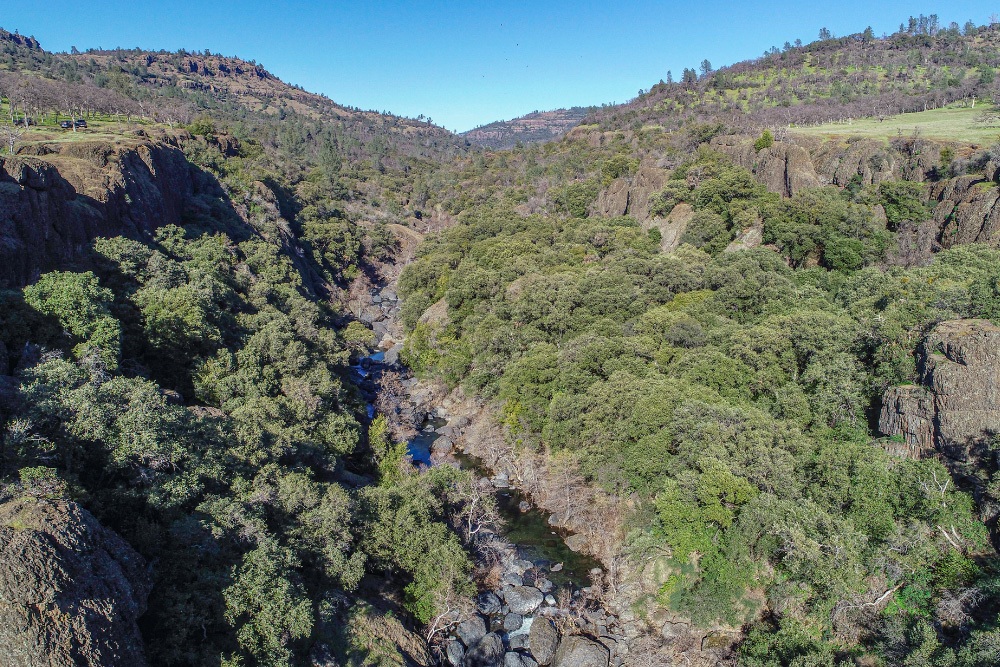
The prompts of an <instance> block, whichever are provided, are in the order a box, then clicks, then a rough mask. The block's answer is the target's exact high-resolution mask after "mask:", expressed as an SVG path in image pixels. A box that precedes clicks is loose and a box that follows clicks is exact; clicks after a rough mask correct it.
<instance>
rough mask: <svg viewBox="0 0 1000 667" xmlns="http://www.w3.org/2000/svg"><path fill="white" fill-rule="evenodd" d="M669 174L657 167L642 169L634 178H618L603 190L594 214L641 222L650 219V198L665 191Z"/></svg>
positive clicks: (595, 205) (599, 195)
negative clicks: (620, 216) (623, 216)
mask: <svg viewBox="0 0 1000 667" xmlns="http://www.w3.org/2000/svg"><path fill="white" fill-rule="evenodd" d="M666 181H667V173H666V172H665V171H664V170H663V169H657V168H656V167H646V166H644V167H641V168H639V170H638V171H636V173H635V174H633V175H632V176H623V177H621V178H616V179H615V180H614V181H612V182H611V184H610V185H609V186H608V187H607V188H605V189H604V190H602V191H601V192H600V194H598V196H597V202H596V203H595V204H594V212H595V213H596V214H597V215H600V216H602V217H616V216H619V215H629V216H632V217H633V218H635V219H636V220H639V221H640V222H642V221H646V220H648V219H649V217H650V216H649V198H650V197H651V196H652V195H653V194H655V193H657V192H659V191H660V190H662V189H663V186H664V185H665V184H666Z"/></svg>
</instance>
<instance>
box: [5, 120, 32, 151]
mask: <svg viewBox="0 0 1000 667" xmlns="http://www.w3.org/2000/svg"><path fill="white" fill-rule="evenodd" d="M25 132H27V128H26V127H25V126H24V125H21V124H20V123H14V122H11V123H7V122H6V121H5V122H4V123H2V124H0V134H2V135H3V138H4V141H5V143H6V144H7V152H8V153H10V154H11V155H13V154H14V147H15V146H16V145H17V142H18V141H20V140H21V136H22V135H24V133H25Z"/></svg>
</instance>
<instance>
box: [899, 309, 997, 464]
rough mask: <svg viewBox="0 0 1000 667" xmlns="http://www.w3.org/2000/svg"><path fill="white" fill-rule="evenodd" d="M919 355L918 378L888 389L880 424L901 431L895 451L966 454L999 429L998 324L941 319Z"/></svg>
mask: <svg viewBox="0 0 1000 667" xmlns="http://www.w3.org/2000/svg"><path fill="white" fill-rule="evenodd" d="M919 355H920V360H919V361H920V363H919V368H920V384H919V385H918V386H907V387H893V388H890V389H889V390H888V391H887V392H886V394H885V396H884V398H883V401H882V403H883V405H882V413H881V418H880V420H879V430H880V431H882V432H883V433H885V434H886V435H890V436H894V435H898V436H901V437H902V439H903V446H902V447H899V448H897V449H898V453H901V454H905V455H908V456H911V457H914V458H917V457H920V456H926V455H929V454H931V453H934V452H941V453H943V454H945V455H947V456H949V457H951V458H954V459H959V460H965V459H967V458H968V457H969V455H970V454H971V453H972V451H973V450H974V449H975V448H977V447H980V446H982V445H984V444H987V442H988V441H989V439H990V438H991V437H992V436H993V435H995V434H997V433H1000V327H997V326H995V325H994V324H992V323H991V322H988V321H986V320H952V321H949V322H942V323H941V324H939V325H937V327H935V328H934V330H933V331H932V332H931V333H930V334H929V335H928V336H927V338H926V339H925V340H924V341H923V343H922V344H921V346H920V350H919Z"/></svg>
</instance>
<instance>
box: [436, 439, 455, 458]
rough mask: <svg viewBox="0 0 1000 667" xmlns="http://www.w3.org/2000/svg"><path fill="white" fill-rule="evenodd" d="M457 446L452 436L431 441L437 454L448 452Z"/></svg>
mask: <svg viewBox="0 0 1000 667" xmlns="http://www.w3.org/2000/svg"><path fill="white" fill-rule="evenodd" d="M454 448H455V443H454V442H453V441H452V440H451V438H444V437H441V438H437V439H435V440H434V442H433V443H431V451H432V452H434V453H435V454H448V453H450V452H451V450H452V449H454Z"/></svg>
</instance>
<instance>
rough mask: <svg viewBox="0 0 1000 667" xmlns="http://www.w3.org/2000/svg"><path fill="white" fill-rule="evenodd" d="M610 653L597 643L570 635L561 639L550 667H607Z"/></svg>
mask: <svg viewBox="0 0 1000 667" xmlns="http://www.w3.org/2000/svg"><path fill="white" fill-rule="evenodd" d="M610 662H611V652H610V651H608V649H607V647H605V646H603V645H601V644H598V643H597V642H595V641H593V640H591V639H587V638H586V637H581V636H579V635H572V636H570V637H566V638H564V639H563V641H562V643H560V644H559V649H558V650H557V651H556V655H555V658H553V659H552V667H608V665H609V664H610Z"/></svg>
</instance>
